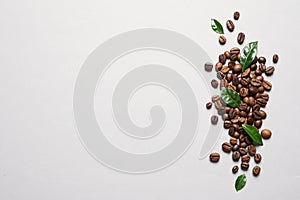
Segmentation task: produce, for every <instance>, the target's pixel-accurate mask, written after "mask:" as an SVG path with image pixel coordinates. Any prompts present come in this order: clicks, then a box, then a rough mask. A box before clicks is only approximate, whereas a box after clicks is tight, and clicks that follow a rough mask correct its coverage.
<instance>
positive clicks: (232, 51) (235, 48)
mask: <svg viewBox="0 0 300 200" xmlns="http://www.w3.org/2000/svg"><path fill="white" fill-rule="evenodd" d="M230 53H231V54H236V55H237V54H239V53H240V49H239V48H238V47H233V48H232V49H230Z"/></svg>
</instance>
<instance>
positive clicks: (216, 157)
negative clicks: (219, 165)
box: [209, 153, 220, 162]
mask: <svg viewBox="0 0 300 200" xmlns="http://www.w3.org/2000/svg"><path fill="white" fill-rule="evenodd" d="M209 159H210V161H211V162H218V161H219V160H220V154H219V153H211V154H210V155H209Z"/></svg>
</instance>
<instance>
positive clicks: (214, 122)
mask: <svg viewBox="0 0 300 200" xmlns="http://www.w3.org/2000/svg"><path fill="white" fill-rule="evenodd" d="M210 120H211V123H212V124H214V125H215V124H217V123H218V116H217V115H213V116H211V118H210Z"/></svg>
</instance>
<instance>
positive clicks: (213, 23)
mask: <svg viewBox="0 0 300 200" xmlns="http://www.w3.org/2000/svg"><path fill="white" fill-rule="evenodd" d="M211 28H212V29H213V30H214V31H215V32H216V33H219V34H224V30H223V26H222V25H221V23H220V22H218V20H216V19H211Z"/></svg>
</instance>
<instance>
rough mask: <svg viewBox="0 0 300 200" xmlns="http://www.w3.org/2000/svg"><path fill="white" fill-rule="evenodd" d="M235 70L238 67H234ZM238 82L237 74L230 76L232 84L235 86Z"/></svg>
mask: <svg viewBox="0 0 300 200" xmlns="http://www.w3.org/2000/svg"><path fill="white" fill-rule="evenodd" d="M236 70H239V69H236ZM240 70H241V69H240ZM239 83H240V81H239V78H238V77H237V76H235V75H234V76H233V77H232V84H233V85H235V86H237V85H238V84H239Z"/></svg>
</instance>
